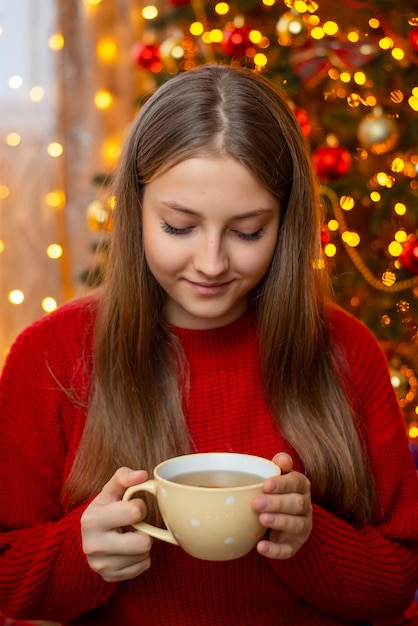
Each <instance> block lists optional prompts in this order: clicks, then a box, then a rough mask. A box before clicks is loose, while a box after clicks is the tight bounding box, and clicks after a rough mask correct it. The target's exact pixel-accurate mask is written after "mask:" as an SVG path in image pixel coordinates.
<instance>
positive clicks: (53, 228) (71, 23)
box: [0, 0, 418, 449]
mask: <svg viewBox="0 0 418 626" xmlns="http://www.w3.org/2000/svg"><path fill="white" fill-rule="evenodd" d="M213 61H217V62H223V63H233V64H237V65H245V66H247V67H250V68H252V69H254V71H257V72H261V73H262V74H265V75H266V76H268V77H269V78H271V79H272V80H273V81H274V82H275V83H276V84H277V85H279V86H280V87H282V88H283V89H284V90H285V91H286V93H287V95H288V98H289V101H290V103H291V105H292V107H293V108H294V111H295V114H296V116H297V118H298V120H299V122H300V124H301V127H302V130H303V132H304V134H305V136H306V137H307V139H308V141H309V143H310V146H311V152H312V159H313V163H314V167H315V170H316V172H317V175H318V177H319V180H320V183H321V192H322V198H323V203H324V206H325V209H326V216H327V217H326V221H325V223H324V225H323V229H322V244H323V247H324V252H325V256H326V259H327V261H326V262H327V264H328V265H329V269H330V272H331V274H332V277H333V284H334V289H335V294H336V299H337V301H338V302H339V304H340V305H341V306H343V307H344V308H345V309H346V310H348V311H349V312H350V313H352V314H353V315H355V316H356V317H358V318H359V319H361V320H362V321H364V322H365V323H366V324H367V325H368V326H369V327H370V328H371V330H372V331H373V332H374V333H375V335H376V336H377V338H378V339H379V341H380V343H381V345H382V348H383V349H384V351H385V353H386V355H387V359H388V363H389V367H390V370H391V375H392V383H393V386H394V388H395V390H396V393H397V395H398V399H399V403H400V406H401V408H402V410H403V413H404V415H405V425H406V429H407V432H408V434H409V437H410V440H411V444H412V445H411V447H412V449H414V443H418V381H417V376H418V334H417V324H418V240H417V216H418V2H417V0H396V1H395V0H393V1H392V0H371V1H366V0H339V2H335V0H316V1H314V0H304V1H303V0H231V1H230V2H223V1H220V2H217V1H216V0H214V1H213V0H211V1H209V2H203V0H158V2H155V3H154V2H152V0H150V2H149V3H148V2H147V1H146V0H142V1H139V0H13V2H10V0H0V366H1V364H2V362H3V361H4V358H5V356H6V354H7V351H8V349H9V348H10V345H11V343H12V342H13V340H14V338H15V337H16V336H17V334H18V333H19V332H20V331H21V330H22V329H23V328H24V327H25V326H27V325H28V324H30V323H31V322H32V321H34V320H35V319H37V318H39V317H41V316H42V315H47V314H48V313H49V312H50V311H52V310H54V309H55V308H56V307H57V306H59V305H60V304H62V303H63V302H64V301H66V300H68V299H71V298H74V297H77V296H79V295H82V294H84V293H86V292H88V291H89V290H91V289H93V288H94V287H95V286H96V285H98V284H99V283H100V276H101V271H102V269H103V267H104V266H105V264H106V250H107V243H108V237H109V236H110V234H111V228H112V212H113V210H114V206H113V201H112V197H111V196H110V193H109V182H110V181H111V179H112V174H113V171H114V166H115V163H116V162H117V158H118V155H119V151H120V147H121V143H122V141H123V138H124V136H125V134H126V131H127V127H128V125H129V123H130V121H131V120H132V118H133V116H134V115H135V113H136V112H137V110H138V109H139V108H140V106H141V103H142V102H143V101H144V100H145V99H146V98H147V97H148V95H149V94H150V93H152V91H153V90H154V89H155V88H156V87H157V86H158V85H159V84H161V82H163V81H164V80H165V79H166V78H167V77H169V76H170V75H173V74H175V73H177V72H183V71H188V70H189V69H192V68H193V67H195V66H197V65H201V64H203V63H207V62H213ZM371 391H372V390H371Z"/></svg>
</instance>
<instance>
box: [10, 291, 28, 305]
mask: <svg viewBox="0 0 418 626" xmlns="http://www.w3.org/2000/svg"><path fill="white" fill-rule="evenodd" d="M8 298H9V302H10V303H11V304H22V302H23V301H24V299H25V295H24V293H23V291H20V289H13V290H12V291H11V292H10V293H9V296H8Z"/></svg>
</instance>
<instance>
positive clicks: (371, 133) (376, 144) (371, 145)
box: [357, 107, 399, 155]
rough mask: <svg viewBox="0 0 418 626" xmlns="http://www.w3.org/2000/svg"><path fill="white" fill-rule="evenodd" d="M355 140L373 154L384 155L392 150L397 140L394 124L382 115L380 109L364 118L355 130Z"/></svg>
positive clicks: (396, 129)
mask: <svg viewBox="0 0 418 626" xmlns="http://www.w3.org/2000/svg"><path fill="white" fill-rule="evenodd" d="M357 138H358V140H359V142H360V144H361V145H362V146H363V148H366V149H367V150H370V152H372V153H373V154H376V155H379V154H385V153H386V152H389V151H390V150H392V149H393V148H394V147H395V145H396V143H397V141H398V138H399V132H398V128H397V126H396V122H394V120H393V119H391V118H390V117H387V116H386V115H384V114H383V111H382V108H381V107H375V108H374V109H373V113H370V114H369V115H366V117H364V118H363V119H362V120H361V122H360V124H359V126H358V129H357Z"/></svg>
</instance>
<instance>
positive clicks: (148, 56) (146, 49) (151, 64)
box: [131, 41, 163, 74]
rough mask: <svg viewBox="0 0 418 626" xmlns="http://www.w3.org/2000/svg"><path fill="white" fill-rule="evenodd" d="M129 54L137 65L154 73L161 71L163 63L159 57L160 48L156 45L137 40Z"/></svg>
mask: <svg viewBox="0 0 418 626" xmlns="http://www.w3.org/2000/svg"><path fill="white" fill-rule="evenodd" d="M131 55H132V58H133V60H134V61H135V63H136V64H137V65H139V67H143V68H144V69H146V70H150V71H151V72H153V73H154V74H157V73H158V72H161V70H162V69H163V64H162V63H161V58H160V49H159V47H158V46H154V45H151V44H144V43H142V42H140V41H138V43H136V44H135V45H134V46H133V48H132V50H131Z"/></svg>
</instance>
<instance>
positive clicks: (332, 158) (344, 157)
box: [312, 146, 351, 181]
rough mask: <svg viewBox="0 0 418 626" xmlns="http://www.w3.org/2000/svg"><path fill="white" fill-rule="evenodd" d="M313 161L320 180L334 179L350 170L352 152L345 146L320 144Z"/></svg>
mask: <svg viewBox="0 0 418 626" xmlns="http://www.w3.org/2000/svg"><path fill="white" fill-rule="evenodd" d="M312 162H313V166H314V169H315V172H316V173H317V176H318V178H319V179H320V180H323V181H329V180H334V179H336V178H341V176H345V175H346V174H347V173H348V172H349V171H350V167H351V154H350V153H349V151H348V150H347V148H343V146H319V148H317V149H316V150H315V151H314V152H313V154H312Z"/></svg>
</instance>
